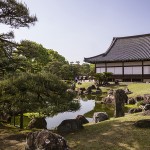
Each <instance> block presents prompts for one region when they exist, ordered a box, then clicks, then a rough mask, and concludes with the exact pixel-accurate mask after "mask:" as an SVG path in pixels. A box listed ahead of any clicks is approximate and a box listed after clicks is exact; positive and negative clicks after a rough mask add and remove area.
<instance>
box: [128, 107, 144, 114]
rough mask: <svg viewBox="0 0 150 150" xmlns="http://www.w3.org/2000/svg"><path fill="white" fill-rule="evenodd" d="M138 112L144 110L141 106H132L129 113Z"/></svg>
mask: <svg viewBox="0 0 150 150" xmlns="http://www.w3.org/2000/svg"><path fill="white" fill-rule="evenodd" d="M138 112H142V109H141V108H131V109H130V110H129V111H128V113H130V114H133V113H138Z"/></svg>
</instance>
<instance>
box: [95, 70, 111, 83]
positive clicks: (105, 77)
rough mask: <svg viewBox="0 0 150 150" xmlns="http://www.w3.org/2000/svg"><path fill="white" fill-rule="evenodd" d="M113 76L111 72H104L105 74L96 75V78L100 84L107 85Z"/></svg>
mask: <svg viewBox="0 0 150 150" xmlns="http://www.w3.org/2000/svg"><path fill="white" fill-rule="evenodd" d="M111 76H112V73H111V72H103V73H96V74H95V78H96V79H97V80H98V84H99V85H101V84H107V82H108V79H109V78H110V77H111Z"/></svg>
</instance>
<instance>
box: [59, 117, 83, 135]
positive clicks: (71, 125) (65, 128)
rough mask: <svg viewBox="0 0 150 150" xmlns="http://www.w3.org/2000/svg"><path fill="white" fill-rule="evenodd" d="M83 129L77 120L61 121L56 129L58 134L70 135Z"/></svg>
mask: <svg viewBox="0 0 150 150" xmlns="http://www.w3.org/2000/svg"><path fill="white" fill-rule="evenodd" d="M81 129H83V126H82V123H81V121H80V120H78V119H67V120H63V121H62V122H61V123H60V125H59V126H58V127H57V131H58V132H59V133H71V132H75V131H78V130H81Z"/></svg>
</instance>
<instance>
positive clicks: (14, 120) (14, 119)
mask: <svg viewBox="0 0 150 150" xmlns="http://www.w3.org/2000/svg"><path fill="white" fill-rule="evenodd" d="M13 122H14V126H15V125H16V118H15V114H14V115H13Z"/></svg>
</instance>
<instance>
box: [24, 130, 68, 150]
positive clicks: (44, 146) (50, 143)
mask: <svg viewBox="0 0 150 150" xmlns="http://www.w3.org/2000/svg"><path fill="white" fill-rule="evenodd" d="M25 150H69V147H68V145H67V142H66V140H65V139H64V138H63V137H62V136H60V135H58V134H55V133H52V132H51V131H49V130H42V131H36V132H31V133H29V134H28V135H27V138H26V145H25Z"/></svg>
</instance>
